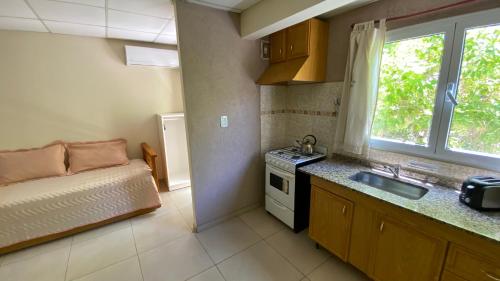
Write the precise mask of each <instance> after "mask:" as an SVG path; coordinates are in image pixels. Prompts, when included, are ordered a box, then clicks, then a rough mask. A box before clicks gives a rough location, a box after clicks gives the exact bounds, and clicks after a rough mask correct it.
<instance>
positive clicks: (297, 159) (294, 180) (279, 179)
mask: <svg viewBox="0 0 500 281" xmlns="http://www.w3.org/2000/svg"><path fill="white" fill-rule="evenodd" d="M325 157H326V155H325V154H322V153H319V152H315V153H313V154H312V155H305V154H302V153H300V150H299V149H298V148H297V147H293V146H290V147H285V148H282V149H277V150H272V151H269V152H267V153H266V155H265V159H266V210H267V211H268V212H269V213H271V214H273V215H274V216H275V217H277V218H278V219H279V220H281V221H283V222H284V223H285V224H287V225H288V226H290V227H291V228H292V229H294V230H295V231H297V232H298V231H301V230H302V229H304V228H305V227H307V225H308V223H309V221H308V218H309V199H310V183H309V176H307V175H305V174H303V173H300V172H297V168H298V167H301V166H304V165H307V164H310V163H313V162H317V161H320V160H322V159H323V158H325Z"/></svg>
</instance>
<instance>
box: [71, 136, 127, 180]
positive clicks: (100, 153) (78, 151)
mask: <svg viewBox="0 0 500 281" xmlns="http://www.w3.org/2000/svg"><path fill="white" fill-rule="evenodd" d="M66 149H67V150H68V156H69V159H68V162H69V168H68V173H69V174H76V173H79V172H83V171H88V170H93V169H98V168H106V167H112V166H118V165H127V164H128V157H127V141H126V140H124V139H116V140H109V141H94V142H74V143H66Z"/></svg>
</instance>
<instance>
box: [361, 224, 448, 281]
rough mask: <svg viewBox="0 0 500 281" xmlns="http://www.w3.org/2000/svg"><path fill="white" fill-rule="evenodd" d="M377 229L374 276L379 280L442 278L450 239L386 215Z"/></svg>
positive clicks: (372, 262) (429, 280)
mask: <svg viewBox="0 0 500 281" xmlns="http://www.w3.org/2000/svg"><path fill="white" fill-rule="evenodd" d="M376 227H377V231H374V239H373V243H374V244H373V248H372V255H371V256H370V273H369V275H370V277H372V278H373V279H374V280H376V281H390V280H398V281H423V280H426V281H438V280H439V277H440V273H441V268H442V266H443V262H444V258H445V254H446V246H447V242H446V241H445V240H442V239H440V238H436V237H432V236H429V235H427V234H425V233H423V232H420V231H419V230H418V229H417V228H415V227H411V226H409V225H406V224H402V223H400V222H397V221H396V220H394V219H391V218H389V217H382V218H381V219H380V220H378V224H376Z"/></svg>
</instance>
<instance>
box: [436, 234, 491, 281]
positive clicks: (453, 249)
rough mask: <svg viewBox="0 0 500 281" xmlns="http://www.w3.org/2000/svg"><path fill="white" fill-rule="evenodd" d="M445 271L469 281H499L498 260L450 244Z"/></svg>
mask: <svg viewBox="0 0 500 281" xmlns="http://www.w3.org/2000/svg"><path fill="white" fill-rule="evenodd" d="M446 270H448V271H450V272H452V273H454V274H456V275H458V276H459V277H462V278H464V279H467V280H470V281H499V280H500V259H499V258H498V257H496V258H493V257H489V256H486V255H482V254H480V253H476V252H474V251H471V250H469V249H466V248H464V247H462V246H459V245H457V244H453V243H451V244H450V250H449V252H448V257H447V259H446ZM452 280H453V279H452Z"/></svg>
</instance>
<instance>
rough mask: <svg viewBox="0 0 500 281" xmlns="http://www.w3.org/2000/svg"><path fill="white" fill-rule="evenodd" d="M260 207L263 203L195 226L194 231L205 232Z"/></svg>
mask: <svg viewBox="0 0 500 281" xmlns="http://www.w3.org/2000/svg"><path fill="white" fill-rule="evenodd" d="M260 206H262V203H261V202H258V203H255V204H252V205H249V206H246V207H243V208H241V209H238V210H236V211H234V212H232V213H230V214H228V215H225V216H222V217H219V218H217V219H214V220H211V221H209V222H206V223H204V224H201V225H197V226H194V229H193V231H194V232H200V231H203V230H205V229H207V228H210V227H212V226H214V225H217V224H219V223H221V222H224V221H227V220H230V219H232V218H234V217H237V216H239V215H241V214H243V213H246V212H248V211H251V210H253V209H257V208H258V207H260Z"/></svg>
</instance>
